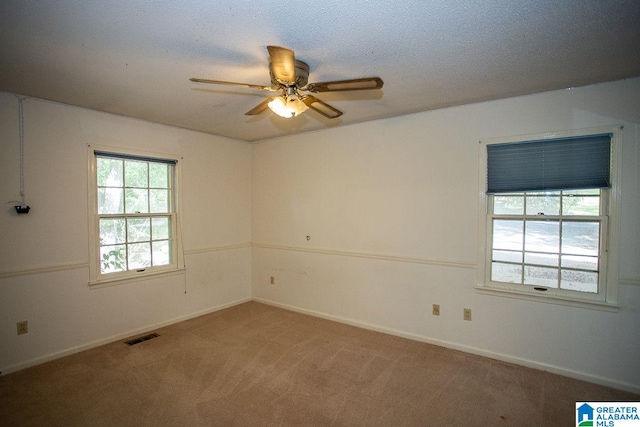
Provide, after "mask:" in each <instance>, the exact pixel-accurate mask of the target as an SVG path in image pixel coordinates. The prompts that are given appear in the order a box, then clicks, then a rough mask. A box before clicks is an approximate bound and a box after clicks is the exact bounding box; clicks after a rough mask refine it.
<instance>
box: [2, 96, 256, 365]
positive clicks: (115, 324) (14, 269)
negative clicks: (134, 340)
mask: <svg viewBox="0 0 640 427" xmlns="http://www.w3.org/2000/svg"><path fill="white" fill-rule="evenodd" d="M18 129H19V127H18V101H17V98H16V97H15V96H14V95H12V94H7V93H0V203H1V204H0V206H2V207H1V208H0V371H2V372H3V373H7V372H8V371H11V370H14V369H18V368H21V367H24V366H27V365H29V364H32V363H38V362H42V361H44V360H47V359H49V358H53V357H57V356H60V355H63V354H66V353H68V352H73V351H77V350H78V349H82V348H85V347H88V346H91V345H95V344H98V343H102V342H108V341H109V340H113V339H115V338H122V337H124V336H130V335H131V334H134V333H137V332H141V331H145V330H149V329H152V328H153V327H154V326H157V325H159V324H165V323H170V322H173V321H176V320H178V319H182V318H188V317H191V316H194V315H197V314H199V313H204V312H207V311H211V310H215V309H217V308H219V307H224V306H227V305H232V304H235V303H238V302H241V301H246V300H248V299H250V298H251V255H250V254H251V248H250V241H251V192H250V186H251V145H249V144H247V143H244V142H240V141H237V140H232V139H228V138H222V137H215V136H211V135H206V134H202V133H198V132H191V131H186V130H181V129H177V128H172V127H168V126H162V125H156V124H152V123H147V122H142V121H138V120H133V119H128V118H123V117H119V116H114V115H110V114H104V113H99V112H95V111H90V110H85V109H81V108H75V107H70V106H65V105H60V104H55V103H51V102H46V101H42V100H37V99H27V100H25V101H24V130H25V132H24V146H25V149H24V158H25V161H24V166H25V193H26V202H27V204H28V205H30V206H31V208H32V210H31V212H30V213H29V214H28V215H21V216H18V215H17V214H16V213H15V210H14V209H13V205H14V204H15V203H8V202H9V201H15V200H17V201H19V200H20V194H19V176H20V175H19V155H18V153H19V148H18V147H19V138H18ZM89 143H91V144H98V145H104V146H110V147H115V148H117V147H125V148H129V149H134V150H142V151H149V152H156V153H170V154H177V155H181V156H183V157H184V159H183V161H182V162H183V163H182V165H183V166H182V180H183V193H182V194H181V200H182V209H183V210H182V212H181V214H182V219H183V220H182V229H183V231H184V249H185V254H186V255H185V262H186V266H187V269H186V272H185V273H184V274H178V275H174V276H169V277H162V278H153V279H148V280H144V281H139V282H133V283H126V284H121V285H117V286H111V287H104V288H99V289H89V287H88V280H89V270H88V222H87V221H88V218H87V208H88V206H87V164H88V163H87V144H89ZM185 290H186V293H185ZM22 320H28V321H29V333H28V334H26V335H20V336H17V335H16V322H18V321H22Z"/></svg>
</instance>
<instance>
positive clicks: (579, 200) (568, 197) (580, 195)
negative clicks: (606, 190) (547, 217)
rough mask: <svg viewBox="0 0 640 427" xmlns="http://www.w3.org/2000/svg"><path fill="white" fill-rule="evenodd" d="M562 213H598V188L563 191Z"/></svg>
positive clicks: (595, 214) (594, 214)
mask: <svg viewBox="0 0 640 427" xmlns="http://www.w3.org/2000/svg"><path fill="white" fill-rule="evenodd" d="M594 193H595V194H594ZM562 214H563V215H593V216H597V215H600V190H583V191H572V192H570V193H566V192H565V193H563V196H562Z"/></svg>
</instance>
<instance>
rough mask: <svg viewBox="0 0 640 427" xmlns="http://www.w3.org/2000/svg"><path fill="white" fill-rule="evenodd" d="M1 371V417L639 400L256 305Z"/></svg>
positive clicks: (564, 420) (125, 419) (401, 416)
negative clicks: (132, 341)
mask: <svg viewBox="0 0 640 427" xmlns="http://www.w3.org/2000/svg"><path fill="white" fill-rule="evenodd" d="M156 332H157V333H159V334H160V336H159V337H158V338H154V339H152V340H148V341H145V342H142V343H140V344H137V345H134V346H131V347H129V346H127V345H125V344H124V343H122V342H117V343H112V344H109V345H105V346H102V347H99V348H95V349H92V350H88V351H85V352H82V353H78V354H75V355H72V356H68V357H65V358H63V359H59V360H55V361H53V362H49V363H46V364H43V365H39V366H36V367H33V368H29V369H25V370H22V371H19V372H16V373H13V374H10V375H6V376H3V377H0V425H3V426H32V425H33V426H47V425H50V426H198V425H201V426H210V425H220V426H231V425H242V426H262V425H266V426H309V425H318V426H343V425H344V426H374V425H377V426H405V425H416V426H436V425H440V426H502V425H505V426H507V425H509V426H555V425H557V426H571V425H575V402H576V401H578V400H580V401H607V400H640V396H636V395H633V394H629V393H625V392H622V391H617V390H613V389H610V388H606V387H601V386H597V385H594V384H589V383H585V382H581V381H577V380H572V379H568V378H565V377H561V376H558V375H552V374H549V373H546V372H542V371H537V370H533V369H527V368H523V367H518V366H514V365H510V364H507V363H503V362H498V361H495V360H491V359H487V358H482V357H478V356H473V355H469V354H465V353H461V352H458V351H453V350H448V349H444V348H441V347H437V346H433V345H428V344H423V343H418V342H414V341H410V340H406V339H402V338H397V337H393V336H389V335H385V334H381V333H376V332H372V331H367V330H363V329H358V328H354V327H351V326H347V325H343V324H339V323H335V322H330V321H327V320H322V319H318V318H314V317H310V316H305V315H302V314H298V313H294V312H290V311H286V310H282V309H279V308H275V307H270V306H267V305H264V304H259V303H255V302H250V303H246V304H242V305H239V306H236V307H233V308H230V309H227V310H223V311H220V312H217V313H213V314H209V315H206V316H202V317H199V318H196V319H192V320H189V321H185V322H182V323H179V324H176V325H172V326H169V327H166V328H162V329H159V330H157V331H156Z"/></svg>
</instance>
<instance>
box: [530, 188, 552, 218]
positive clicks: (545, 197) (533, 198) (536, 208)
mask: <svg viewBox="0 0 640 427" xmlns="http://www.w3.org/2000/svg"><path fill="white" fill-rule="evenodd" d="M541 213H542V214H544V215H559V213H560V193H540V194H539V195H531V194H527V215H539V214H541Z"/></svg>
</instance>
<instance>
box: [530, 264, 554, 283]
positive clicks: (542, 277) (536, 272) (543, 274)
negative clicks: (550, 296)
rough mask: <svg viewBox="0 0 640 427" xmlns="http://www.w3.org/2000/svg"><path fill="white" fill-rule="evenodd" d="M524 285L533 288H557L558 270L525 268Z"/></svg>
mask: <svg viewBox="0 0 640 427" xmlns="http://www.w3.org/2000/svg"><path fill="white" fill-rule="evenodd" d="M524 284H525V285H533V286H544V287H546V288H557V287H558V269H557V268H544V267H532V266H525V267H524Z"/></svg>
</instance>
